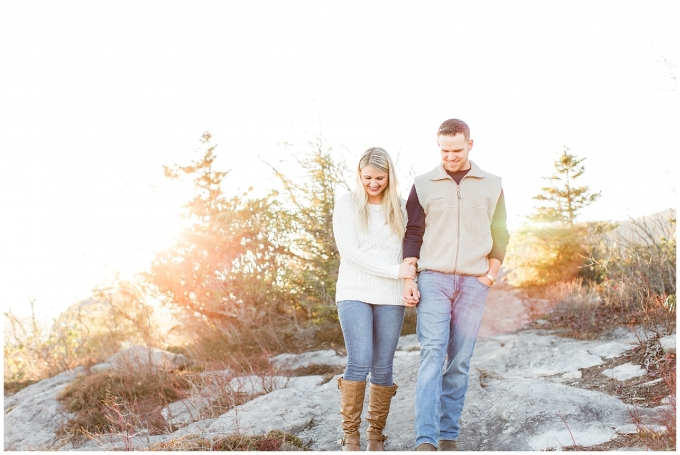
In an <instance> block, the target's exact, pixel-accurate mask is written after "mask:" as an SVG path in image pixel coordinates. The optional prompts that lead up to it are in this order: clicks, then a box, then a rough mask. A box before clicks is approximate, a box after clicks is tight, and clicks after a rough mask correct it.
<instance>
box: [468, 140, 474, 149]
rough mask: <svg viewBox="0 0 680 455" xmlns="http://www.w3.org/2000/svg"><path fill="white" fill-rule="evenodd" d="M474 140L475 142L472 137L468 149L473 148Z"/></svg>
mask: <svg viewBox="0 0 680 455" xmlns="http://www.w3.org/2000/svg"><path fill="white" fill-rule="evenodd" d="M473 142H474V141H473V140H472V139H470V142H469V143H468V145H469V147H468V150H472V143H473Z"/></svg>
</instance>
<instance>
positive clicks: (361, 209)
mask: <svg viewBox="0 0 680 455" xmlns="http://www.w3.org/2000/svg"><path fill="white" fill-rule="evenodd" d="M366 166H371V167H373V168H374V169H376V170H378V171H381V172H387V187H386V188H385V190H384V191H383V194H384V196H383V203H382V205H383V213H384V214H385V219H386V220H387V225H388V226H389V227H390V231H392V233H393V234H395V235H397V236H399V237H403V236H404V231H405V230H406V228H405V226H404V212H403V211H402V209H401V199H400V197H399V184H398V182H397V175H396V173H395V172H394V164H393V163H392V158H390V155H389V153H387V151H386V150H385V149H384V148H382V147H371V148H369V149H368V150H366V151H365V152H364V153H363V154H362V155H361V158H359V165H358V166H357V186H356V188H355V190H354V191H353V192H352V201H353V202H354V207H355V210H357V212H358V213H359V220H360V222H361V226H362V228H363V229H364V230H368V217H369V212H370V209H369V207H368V195H367V194H366V190H365V189H364V185H363V183H362V181H361V170H362V169H363V168H365V167H366Z"/></svg>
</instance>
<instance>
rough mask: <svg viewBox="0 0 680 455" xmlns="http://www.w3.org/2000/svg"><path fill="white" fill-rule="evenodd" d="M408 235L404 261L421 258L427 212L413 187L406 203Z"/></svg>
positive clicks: (405, 238) (406, 236)
mask: <svg viewBox="0 0 680 455" xmlns="http://www.w3.org/2000/svg"><path fill="white" fill-rule="evenodd" d="M406 213H407V214H408V222H407V223H406V234H405V235H404V259H406V258H420V247H421V246H422V244H423V235H425V210H423V206H422V205H420V200H418V193H417V192H416V186H415V185H413V187H412V188H411V192H410V193H409V195H408V200H407V201H406Z"/></svg>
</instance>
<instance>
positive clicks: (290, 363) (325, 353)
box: [270, 349, 347, 370]
mask: <svg viewBox="0 0 680 455" xmlns="http://www.w3.org/2000/svg"><path fill="white" fill-rule="evenodd" d="M270 363H271V365H272V366H273V367H275V368H282V369H283V368H285V369H291V370H292V369H295V368H305V367H308V366H311V365H331V366H341V367H342V366H345V364H346V363H347V358H346V357H343V356H340V355H338V353H337V352H335V351H334V350H332V349H326V350H321V351H312V352H303V353H302V354H280V355H277V356H276V357H272V358H271V360H270Z"/></svg>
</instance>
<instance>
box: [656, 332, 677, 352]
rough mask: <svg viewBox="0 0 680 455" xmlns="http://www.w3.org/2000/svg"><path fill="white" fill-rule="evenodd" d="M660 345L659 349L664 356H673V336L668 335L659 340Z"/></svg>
mask: <svg viewBox="0 0 680 455" xmlns="http://www.w3.org/2000/svg"><path fill="white" fill-rule="evenodd" d="M659 343H660V344H661V349H663V352H665V353H666V354H675V334H673V335H668V336H665V337H663V338H661V339H660V340H659Z"/></svg>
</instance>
